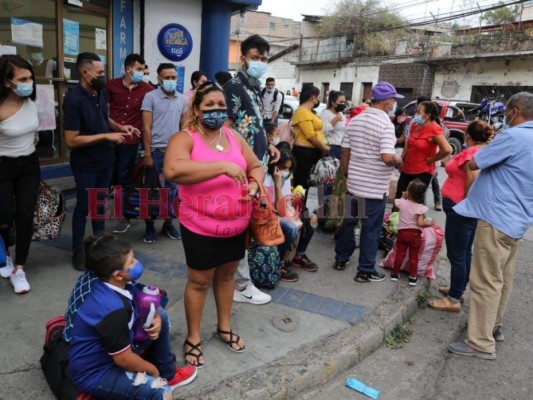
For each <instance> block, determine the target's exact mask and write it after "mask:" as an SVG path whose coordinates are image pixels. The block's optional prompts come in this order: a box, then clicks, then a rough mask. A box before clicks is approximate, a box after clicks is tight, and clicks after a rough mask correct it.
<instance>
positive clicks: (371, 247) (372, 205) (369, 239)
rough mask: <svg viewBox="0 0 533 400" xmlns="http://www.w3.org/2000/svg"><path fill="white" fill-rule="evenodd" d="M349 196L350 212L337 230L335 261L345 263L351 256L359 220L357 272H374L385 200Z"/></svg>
mask: <svg viewBox="0 0 533 400" xmlns="http://www.w3.org/2000/svg"><path fill="white" fill-rule="evenodd" d="M350 196H351V200H350V205H351V207H350V211H351V212H350V215H345V216H344V219H343V221H342V224H341V226H340V228H339V233H338V240H337V244H336V245H335V259H336V260H337V261H339V262H347V261H348V260H349V259H350V257H351V256H352V254H353V252H354V251H355V226H356V225H357V221H358V220H359V219H361V221H362V227H361V237H360V246H359V263H358V265H357V270H358V271H359V272H375V271H376V255H377V252H378V243H379V235H380V233H381V229H382V227H383V216H384V215H385V205H386V198H385V196H383V199H364V198H360V197H359V198H358V197H355V196H352V195H350ZM360 203H361V204H360ZM359 206H361V209H360V210H358V207H359ZM358 211H359V212H360V214H359V212H358Z"/></svg>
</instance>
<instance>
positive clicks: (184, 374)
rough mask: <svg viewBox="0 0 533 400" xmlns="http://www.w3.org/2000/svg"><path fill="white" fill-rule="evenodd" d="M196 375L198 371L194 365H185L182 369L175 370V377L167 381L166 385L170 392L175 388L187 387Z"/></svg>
mask: <svg viewBox="0 0 533 400" xmlns="http://www.w3.org/2000/svg"><path fill="white" fill-rule="evenodd" d="M196 375H198V371H197V369H196V367H195V366H194V365H187V366H185V367H182V368H177V369H176V375H174V378H172V379H171V380H169V381H168V382H167V384H168V386H170V388H171V389H172V390H174V389H176V388H177V387H180V386H185V385H188V384H189V383H191V382H192V381H194V380H195V379H196Z"/></svg>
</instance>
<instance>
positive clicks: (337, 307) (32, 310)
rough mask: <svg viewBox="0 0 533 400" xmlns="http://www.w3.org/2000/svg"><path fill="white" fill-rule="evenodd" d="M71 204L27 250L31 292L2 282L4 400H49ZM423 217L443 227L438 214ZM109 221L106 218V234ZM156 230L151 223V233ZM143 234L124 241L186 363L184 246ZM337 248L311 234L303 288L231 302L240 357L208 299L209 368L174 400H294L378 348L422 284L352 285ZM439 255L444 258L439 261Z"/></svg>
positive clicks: (138, 228)
mask: <svg viewBox="0 0 533 400" xmlns="http://www.w3.org/2000/svg"><path fill="white" fill-rule="evenodd" d="M428 199H429V200H432V199H430V198H429V197H428ZM68 203H69V204H68V206H69V209H68V214H69V217H68V218H67V221H66V223H65V226H64V229H63V231H62V236H61V237H60V238H59V239H58V240H55V241H50V242H34V243H32V247H31V251H30V258H29V260H28V264H27V268H26V272H27V276H28V280H29V282H30V284H31V288H32V290H31V292H30V293H28V294H27V295H24V296H16V295H15V294H14V293H13V291H12V288H11V286H10V285H9V281H8V280H2V282H0V303H1V304H2V306H3V310H2V313H0V324H1V326H2V329H1V331H0V332H1V333H0V339H1V340H2V343H3V345H2V357H1V358H0V387H1V388H2V390H1V391H0V399H10V400H11V399H22V398H30V399H53V395H52V393H51V391H50V390H49V389H48V386H47V384H46V381H45V380H44V378H43V375H42V372H41V370H40V366H39V358H40V356H41V353H42V344H43V340H44V325H45V323H46V321H47V320H49V319H50V318H51V317H53V316H55V315H58V314H62V313H64V310H65V306H66V301H67V298H68V295H69V294H70V291H71V289H72V287H73V285H74V282H75V281H76V279H77V277H78V276H79V272H77V271H75V270H74V269H73V268H72V267H71V264H70V257H71V252H70V239H71V238H70V230H71V221H70V216H71V214H72V209H73V203H74V200H72V199H71V200H69V202H68ZM429 204H430V205H432V201H429ZM429 214H430V216H432V217H433V218H434V219H435V220H436V221H437V223H438V224H439V225H441V226H443V222H444V215H443V213H442V212H440V213H436V212H433V211H431V212H430V213H429ZM113 224H114V221H111V223H110V224H109V225H108V229H111V228H112V225H113ZM161 224H162V222H157V223H156V229H157V228H158V227H160V226H161ZM87 232H88V233H89V232H90V228H89V226H88V230H87ZM143 232H144V223H143V222H142V221H132V228H131V229H130V231H128V232H127V233H125V234H123V235H121V238H123V239H125V240H128V241H131V243H132V244H133V246H134V250H135V252H136V255H137V257H138V258H139V259H140V260H141V261H142V262H143V263H144V265H145V274H144V275H143V278H142V279H141V281H142V282H144V283H149V284H155V285H158V286H160V287H162V288H164V289H166V290H167V292H168V293H169V296H170V303H169V305H168V307H167V309H168V311H169V315H170V317H171V321H172V339H173V342H172V344H173V347H174V350H175V353H176V355H177V357H178V360H183V356H182V344H183V341H184V339H185V335H186V325H185V316H184V308H183V304H182V302H183V291H184V286H185V283H186V266H185V264H184V260H185V257H184V253H183V248H182V244H181V242H180V241H173V240H170V239H168V238H167V237H166V236H158V237H157V241H156V243H155V244H153V245H147V244H145V243H143V242H142V241H141V238H142V235H143ZM334 243H335V242H334V240H333V238H332V236H331V235H324V234H321V233H318V232H317V234H316V235H315V237H314V238H313V241H312V242H311V245H310V247H309V250H308V252H307V254H308V256H309V257H310V258H311V259H312V260H314V261H315V262H317V263H318V264H319V266H320V268H319V270H318V272H316V273H308V272H305V271H300V270H297V269H296V271H297V272H298V273H299V275H300V281H299V282H297V283H281V284H280V285H279V286H278V287H277V288H276V289H274V290H272V291H269V293H270V294H271V295H272V297H273V301H272V303H271V304H267V305H263V306H254V305H250V304H239V303H234V307H233V330H234V331H235V332H236V333H238V334H239V335H241V336H242V337H243V338H244V339H245V340H246V351H245V352H244V353H242V354H237V353H234V352H231V351H230V350H229V349H227V348H226V345H225V344H224V343H222V342H221V341H220V340H219V339H218V338H217V337H216V334H215V331H216V311H215V304H214V300H213V296H212V295H210V296H209V298H208V301H207V304H206V307H205V311H204V316H203V325H202V346H203V351H204V355H205V359H206V364H205V366H204V368H202V369H201V370H200V371H199V374H198V378H197V379H196V381H195V382H194V383H192V384H190V385H188V386H186V387H184V388H179V389H177V390H175V391H174V398H176V399H182V398H187V399H196V398H197V399H252V398H253V399H270V398H277V399H281V398H283V399H286V398H298V395H299V393H302V392H304V391H307V390H309V389H311V388H313V387H316V386H318V385H321V384H323V383H325V382H327V381H328V380H329V379H331V378H333V377H335V376H337V375H339V374H340V373H342V372H343V371H344V370H346V369H347V368H349V367H351V366H353V365H355V364H356V363H358V362H359V361H361V360H362V359H363V358H364V357H366V356H367V355H368V354H369V353H371V352H372V351H374V350H376V349H377V348H378V347H379V346H380V345H381V344H382V342H383V339H384V337H385V336H386V334H387V333H388V331H389V330H390V329H392V328H393V326H394V325H396V324H397V323H399V322H401V321H402V320H403V319H405V317H406V315H407V314H409V313H412V312H414V310H415V309H416V301H415V298H416V293H417V291H420V290H422V289H423V287H425V284H423V283H422V282H420V283H419V286H418V287H417V288H416V289H412V288H409V287H408V286H407V280H406V277H404V276H402V279H401V281H400V282H398V283H393V282H390V280H389V279H388V278H387V279H386V280H385V281H384V282H380V283H368V284H359V283H356V282H354V281H353V277H354V275H355V266H356V264H357V251H356V253H355V254H354V257H353V259H352V262H351V264H350V265H349V268H347V269H346V270H345V271H342V272H340V271H335V270H334V269H333V268H332V265H333V261H334ZM444 254H445V252H444V251H442V252H441V258H440V259H442V257H443V255H444ZM381 255H382V252H381V251H380V256H381ZM441 264H443V263H442V262H441ZM444 264H446V263H444ZM435 267H436V270H437V272H439V271H438V266H437V265H436V266H435ZM441 273H442V272H441ZM444 274H445V275H447V272H444ZM387 276H388V273H387Z"/></svg>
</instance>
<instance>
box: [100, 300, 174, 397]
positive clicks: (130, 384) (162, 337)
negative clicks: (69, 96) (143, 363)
mask: <svg viewBox="0 0 533 400" xmlns="http://www.w3.org/2000/svg"><path fill="white" fill-rule="evenodd" d="M157 312H158V313H159V315H160V316H161V332H160V334H159V337H158V338H157V339H156V340H154V341H151V340H145V341H142V342H139V343H135V344H134V345H133V346H132V350H133V352H134V353H136V354H140V353H141V352H143V351H145V350H147V352H148V356H147V357H145V358H146V359H147V360H148V361H150V362H151V363H153V364H154V365H155V366H156V367H157V369H158V370H159V375H160V376H161V378H164V379H166V380H170V379H172V378H173V377H174V375H175V374H176V357H175V356H174V354H173V353H172V350H171V347H170V321H169V319H168V314H167V312H166V311H165V310H163V309H162V308H161V307H160V308H159V309H158V310H157ZM136 377H137V373H136V372H126V371H125V370H123V369H122V368H120V367H118V366H116V365H114V366H113V367H112V368H111V370H110V371H109V372H108V373H107V374H106V375H105V377H104V378H103V379H102V381H101V382H100V385H99V386H98V389H96V390H95V391H94V392H93V393H91V394H92V395H94V396H95V397H99V398H100V397H101V398H104V399H154V400H155V399H157V400H161V399H163V398H164V396H165V395H166V394H167V393H170V387H169V386H168V385H166V384H163V382H160V381H158V380H157V379H155V378H153V377H151V376H149V375H146V376H145V378H144V380H143V381H142V383H141V384H140V385H136V384H134V382H135V379H136ZM152 386H156V388H153V387H152Z"/></svg>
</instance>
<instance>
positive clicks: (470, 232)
mask: <svg viewBox="0 0 533 400" xmlns="http://www.w3.org/2000/svg"><path fill="white" fill-rule="evenodd" d="M453 206H455V203H454V202H453V201H452V200H450V199H448V198H446V197H445V198H444V199H443V202H442V209H443V210H444V213H445V214H446V225H445V228H444V229H445V231H444V239H445V240H446V249H447V252H448V253H447V256H448V260H450V265H451V270H450V275H451V276H450V294H449V296H450V298H452V299H453V300H457V301H458V300H459V299H460V298H461V295H462V294H463V292H464V291H465V289H466V285H467V284H468V277H469V275H470V263H471V260H472V244H473V243H474V237H475V236H476V227H477V219H475V218H468V217H463V216H462V215H459V214H457V213H456V212H455V211H454V210H453V209H452V207H453Z"/></svg>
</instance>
